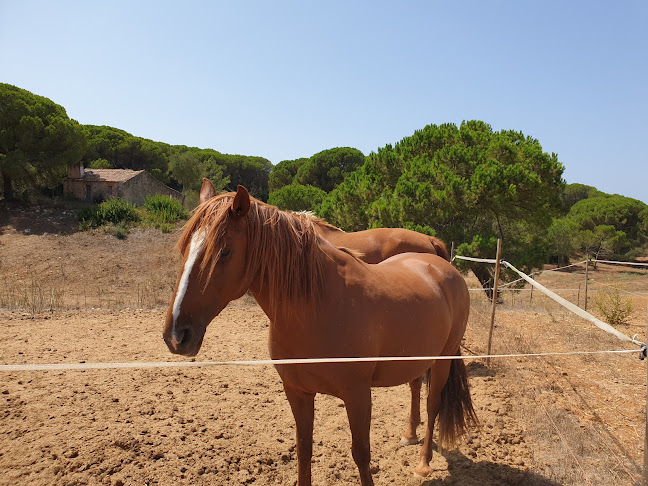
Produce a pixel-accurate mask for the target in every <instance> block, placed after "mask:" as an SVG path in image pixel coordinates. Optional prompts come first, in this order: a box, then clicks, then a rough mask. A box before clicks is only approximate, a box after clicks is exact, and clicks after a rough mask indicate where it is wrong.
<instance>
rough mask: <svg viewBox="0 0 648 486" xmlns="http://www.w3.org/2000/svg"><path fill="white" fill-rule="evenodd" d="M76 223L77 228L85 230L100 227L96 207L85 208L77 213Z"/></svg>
mask: <svg viewBox="0 0 648 486" xmlns="http://www.w3.org/2000/svg"><path fill="white" fill-rule="evenodd" d="M77 221H78V222H79V228H80V229H82V230H87V229H90V228H96V227H97V226H100V225H101V223H99V217H98V215H97V206H87V207H85V208H83V209H81V211H79V212H78V213H77Z"/></svg>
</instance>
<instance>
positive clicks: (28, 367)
mask: <svg viewBox="0 0 648 486" xmlns="http://www.w3.org/2000/svg"><path fill="white" fill-rule="evenodd" d="M636 352H637V350H636V349H618V350H608V351H567V352H562V353H526V354H493V355H490V356H487V355H467V356H380V357H363V358H351V357H350V358H302V359H257V360H248V361H184V362H183V361H174V362H165V361H160V362H145V361H142V362H141V363H137V362H132V363H54V364H13V365H0V371H57V370H108V369H118V368H131V369H144V368H194V367H199V366H268V365H298V364H321V363H363V362H381V361H434V360H448V359H482V358H526V357H533V356H572V355H577V354H628V353H636Z"/></svg>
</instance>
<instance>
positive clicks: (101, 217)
mask: <svg viewBox="0 0 648 486" xmlns="http://www.w3.org/2000/svg"><path fill="white" fill-rule="evenodd" d="M77 220H78V221H79V224H80V227H81V229H89V228H97V227H99V226H102V225H105V224H109V223H112V224H114V225H119V224H121V225H122V226H123V225H124V224H126V223H132V222H135V221H138V220H139V215H138V214H137V209H136V207H135V205H134V204H132V203H129V202H128V201H124V200H123V199H120V198H113V199H109V200H107V201H104V202H102V203H101V204H99V205H98V206H89V207H86V208H83V209H82V210H81V211H79V213H78V214H77Z"/></svg>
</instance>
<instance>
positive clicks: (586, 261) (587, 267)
mask: <svg viewBox="0 0 648 486" xmlns="http://www.w3.org/2000/svg"><path fill="white" fill-rule="evenodd" d="M588 278H589V255H587V258H586V259H585V307H584V309H585V310H587V280H588Z"/></svg>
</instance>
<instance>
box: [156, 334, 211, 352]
mask: <svg viewBox="0 0 648 486" xmlns="http://www.w3.org/2000/svg"><path fill="white" fill-rule="evenodd" d="M162 338H163V339H164V342H165V343H166V345H167V347H168V348H169V351H171V352H172V353H173V354H181V355H183V356H196V355H197V354H198V351H199V350H200V345H201V344H202V339H201V338H200V337H198V336H196V335H195V333H194V332H193V331H192V329H191V328H190V327H176V328H175V329H173V330H172V331H170V332H169V333H168V335H167V333H163V335H162Z"/></svg>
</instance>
